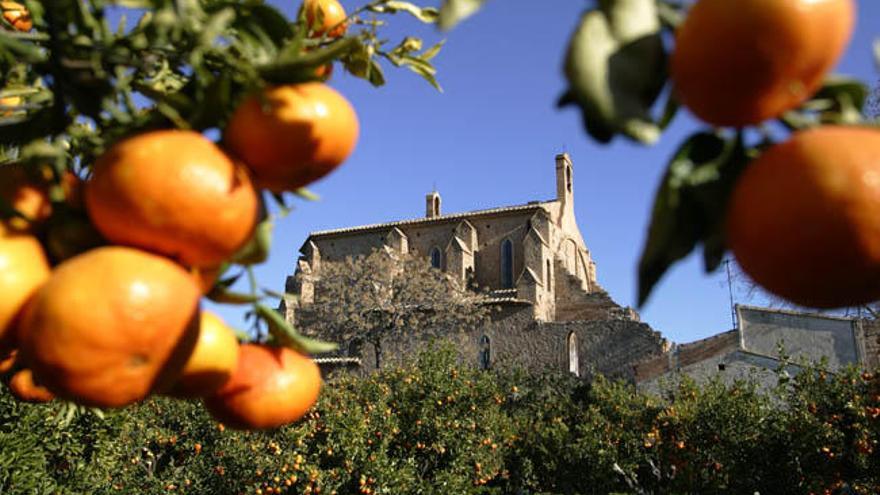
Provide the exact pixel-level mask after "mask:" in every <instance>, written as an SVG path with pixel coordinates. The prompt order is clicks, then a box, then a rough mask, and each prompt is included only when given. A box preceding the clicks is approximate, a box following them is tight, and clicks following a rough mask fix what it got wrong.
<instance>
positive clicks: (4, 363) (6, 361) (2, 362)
mask: <svg viewBox="0 0 880 495" xmlns="http://www.w3.org/2000/svg"><path fill="white" fill-rule="evenodd" d="M17 360H18V349H12V350H8V351H3V352H0V375H3V374H5V373H8V372H10V371H11V370H12V368H14V367H15V363H16V361H17Z"/></svg>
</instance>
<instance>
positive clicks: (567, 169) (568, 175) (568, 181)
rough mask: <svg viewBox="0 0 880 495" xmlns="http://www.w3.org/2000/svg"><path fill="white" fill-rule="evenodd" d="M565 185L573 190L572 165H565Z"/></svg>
mask: <svg viewBox="0 0 880 495" xmlns="http://www.w3.org/2000/svg"><path fill="white" fill-rule="evenodd" d="M565 187H567V188H568V192H571V167H565Z"/></svg>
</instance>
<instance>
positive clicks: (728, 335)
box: [634, 306, 880, 391]
mask: <svg viewBox="0 0 880 495" xmlns="http://www.w3.org/2000/svg"><path fill="white" fill-rule="evenodd" d="M736 320H737V325H736V328H734V329H733V330H730V331H727V332H724V333H720V334H717V335H713V336H712V337H709V338H706V339H702V340H698V341H696V342H692V343H689V344H681V345H675V346H672V347H671V348H670V350H669V351H667V352H665V353H664V354H662V355H659V356H654V357H651V358H649V359H647V360H644V361H642V362H639V363H637V364H636V365H635V368H634V375H635V380H636V382H637V383H638V385H639V386H640V387H641V388H643V389H646V390H654V391H656V390H659V389H660V388H661V386H662V384H663V383H668V382H674V381H675V380H677V379H679V378H680V377H682V376H688V377H690V378H692V379H694V380H696V381H698V382H702V381H706V380H709V379H713V378H721V379H722V380H723V381H724V382H726V383H733V382H734V381H736V380H743V379H754V380H757V381H758V382H759V383H760V384H761V385H763V386H765V387H772V386H774V385H775V384H776V381H777V374H776V372H777V370H778V369H779V367H780V366H781V365H783V357H785V360H784V363H785V365H786V366H787V368H786V371H787V372H788V373H789V374H795V373H798V372H799V371H800V370H801V366H800V365H799V364H801V363H819V362H824V366H825V368H826V369H827V370H828V371H831V372H834V371H836V370H839V369H841V368H842V367H845V366H849V365H856V366H862V367H865V368H867V369H875V368H877V367H878V366H880V324H878V322H877V321H874V320H865V319H860V318H846V317H837V316H828V315H822V314H816V313H805V312H799V311H788V310H778V309H769V308H758V307H751V306H736ZM783 354H784V356H783Z"/></svg>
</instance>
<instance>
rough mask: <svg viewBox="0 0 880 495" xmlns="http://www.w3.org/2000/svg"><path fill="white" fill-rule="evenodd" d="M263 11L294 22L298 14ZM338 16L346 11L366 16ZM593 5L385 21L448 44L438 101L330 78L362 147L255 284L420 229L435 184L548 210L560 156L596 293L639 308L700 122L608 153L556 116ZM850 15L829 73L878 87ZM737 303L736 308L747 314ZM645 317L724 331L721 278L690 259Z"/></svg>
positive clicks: (875, 21)
mask: <svg viewBox="0 0 880 495" xmlns="http://www.w3.org/2000/svg"><path fill="white" fill-rule="evenodd" d="M272 3H274V4H275V5H278V6H280V7H281V8H282V9H283V10H284V11H285V13H287V14H288V15H290V16H293V15H294V11H295V9H296V8H297V6H298V4H296V5H295V4H294V3H293V2H291V1H290V0H287V1H285V2H277V1H275V0H273V2H272ZM342 3H343V5H344V6H345V7H346V9H347V10H349V11H350V10H353V9H354V8H356V7H357V6H358V5H360V4H361V2H356V1H349V0H342ZM590 4H591V2H582V1H576V0H569V1H561V0H555V1H541V2H536V1H525V0H506V1H500V0H496V1H490V2H488V3H487V4H486V7H485V8H484V10H483V11H481V12H480V13H479V14H477V15H476V16H474V17H473V18H470V19H468V20H467V21H465V22H464V23H463V24H461V25H460V26H458V27H457V28H456V29H454V30H453V31H451V32H449V33H445V34H441V33H438V32H437V31H435V30H434V29H433V28H431V27H425V26H422V25H421V24H420V23H418V22H417V21H415V20H414V19H412V18H410V17H408V16H406V15H397V16H393V17H389V18H388V20H389V22H390V23H391V24H390V26H389V29H387V30H385V31H384V33H385V35H386V36H387V38H388V39H389V40H391V41H392V42H393V43H397V41H399V40H400V39H401V38H402V36H404V35H405V34H415V35H418V36H421V37H423V38H425V40H426V42H427V43H433V42H436V41H438V40H441V39H444V38H445V39H446V40H447V41H446V45H445V47H444V48H443V50H442V51H441V52H440V54H439V55H438V56H437V58H436V59H435V64H436V66H437V68H438V78H439V81H440V84H441V85H442V86H443V89H444V91H443V93H438V92H437V91H435V90H434V89H433V88H431V87H430V86H429V85H428V84H427V83H425V82H424V81H423V80H421V79H420V78H419V77H418V76H416V75H414V74H412V73H410V72H409V71H408V70H405V69H396V68H393V67H387V70H386V77H387V85H386V86H384V87H382V88H378V89H376V88H373V87H371V86H370V85H369V84H367V83H365V82H363V81H360V80H356V79H354V78H352V77H350V76H347V75H346V74H343V71H341V70H336V71H335V73H334V76H333V79H332V80H331V81H330V84H331V85H332V86H333V87H335V88H336V89H338V90H339V91H340V92H342V93H343V94H344V95H345V96H346V97H347V98H348V99H349V100H350V101H351V102H352V104H353V105H354V107H355V109H356V110H357V113H358V116H359V119H360V124H361V136H360V140H359V143H358V145H357V148H356V150H355V152H354V153H353V155H352V156H351V157H350V158H349V160H348V162H347V163H346V164H344V165H343V166H342V167H341V168H340V169H338V171H337V172H336V173H334V174H332V175H331V176H328V177H327V178H325V179H324V180H321V181H319V182H318V183H316V184H314V185H313V186H312V187H311V189H312V190H313V191H314V192H316V193H317V194H319V195H320V196H321V200H320V201H318V202H306V201H301V200H298V199H297V200H295V206H296V210H295V211H294V212H293V213H291V214H290V215H289V216H288V217H287V218H285V219H283V220H282V221H280V222H279V224H278V225H277V226H276V232H275V237H274V245H273V251H272V255H271V257H270V259H269V261H268V262H267V263H266V264H264V265H262V266H260V267H258V269H257V275H258V277H259V279H260V281H261V283H262V284H263V285H265V286H268V287H271V288H274V289H276V290H282V289H283V287H284V281H285V278H286V277H287V275H289V274H291V273H292V272H293V270H294V266H295V263H296V260H297V257H298V249H299V247H300V246H301V245H302V243H303V241H304V240H305V239H306V237H307V236H308V233H309V232H311V231H316V230H322V229H328V228H335V227H343V226H353V225H361V224H367V223H376V222H383V221H391V220H397V219H403V218H414V217H420V216H422V215H424V196H425V194H426V193H427V192H429V191H430V190H431V189H432V188H433V187H434V186H435V185H436V188H437V190H438V191H439V192H440V194H441V196H442V198H443V211H444V212H445V213H452V212H462V211H468V210H475V209H481V208H489V207H494V206H503V205H513V204H521V203H525V202H527V201H530V200H545V199H552V198H553V197H554V196H555V182H554V181H555V178H554V161H553V158H554V155H555V154H556V153H559V152H561V151H566V152H568V153H569V154H570V155H571V156H572V159H573V161H574V166H575V171H574V188H575V210H576V215H577V219H578V223H579V225H580V228H581V231H582V233H583V235H584V239H585V241H586V243H587V246H588V247H589V249H590V250H591V252H592V254H593V258H594V260H595V261H596V263H597V274H598V279H599V283H600V284H601V285H602V286H603V287H605V289H607V290H608V292H609V293H610V294H611V296H612V297H613V298H614V299H615V300H616V301H617V302H619V303H620V304H622V305H634V304H635V297H636V266H637V263H638V257H639V254H640V251H641V246H642V243H643V241H644V237H645V232H646V228H647V224H648V219H649V214H650V209H651V203H652V200H653V196H654V191H655V189H656V187H657V185H658V183H659V180H660V177H661V176H662V174H663V172H664V169H665V163H666V161H667V159H668V157H669V156H670V155H671V153H672V151H673V150H674V148H675V147H676V145H677V144H678V143H679V142H680V141H681V139H682V138H683V137H684V136H685V135H687V134H689V133H690V132H692V131H693V130H695V129H696V126H697V123H696V122H695V121H694V120H693V119H691V118H690V117H689V116H687V115H686V114H684V113H683V114H680V115H679V117H678V118H677V120H676V122H675V123H674V125H673V126H672V127H671V128H670V129H669V130H668V131H667V133H666V134H665V135H664V136H663V138H662V140H661V141H660V142H659V143H658V144H656V145H654V146H650V147H644V146H638V145H634V144H631V143H629V142H627V141H624V140H621V139H617V140H615V141H614V142H613V143H612V144H611V145H607V146H603V145H599V144H596V143H594V142H592V141H590V140H589V139H588V138H587V136H586V135H585V133H584V132H583V130H582V128H581V122H580V117H579V115H578V113H577V112H576V111H575V110H573V109H566V110H562V111H560V110H557V109H556V108H555V101H556V99H557V98H558V96H559V95H560V93H561V92H562V91H563V89H564V87H565V82H564V79H563V76H562V72H561V65H562V57H563V54H564V50H565V47H566V42H567V39H568V37H569V35H570V34H571V32H572V31H573V30H574V28H575V26H576V24H577V21H578V18H579V16H580V14H581V12H582V11H583V9H584V8H585V7H587V6H589V5H590ZM858 6H859V21H858V26H857V32H856V35H855V37H854V38H853V40H852V42H851V44H850V47H849V49H848V51H847V53H846V55H845V57H844V58H843V60H842V61H841V63H840V65H839V67H838V72H841V73H846V74H852V75H856V76H858V77H860V78H861V79H863V80H866V81H870V82H871V83H873V82H875V81H877V80H878V78H880V77H878V72H877V71H876V69H875V67H874V65H873V63H872V58H871V48H870V46H871V41H872V40H873V39H874V38H876V37H880V2H878V1H877V0H859V1H858ZM426 46H427V45H426ZM741 292H742V291H740V293H739V294H735V296H736V298H737V301H738V302H747V301H746V300H745V299H744V297H743V295H742V293H741ZM750 302H751V303H753V304H754V303H758V302H760V301H759V300H755V299H753V300H751V301H750ZM211 307H212V308H215V309H217V310H218V311H219V312H220V313H221V314H222V315H223V316H224V317H225V319H226V320H227V321H228V322H229V323H230V324H232V325H233V326H238V327H244V326H245V325H244V322H243V320H242V311H241V310H240V309H237V308H233V307H228V306H226V307H221V308H218V307H216V306H214V305H211ZM641 316H642V319H643V320H644V321H645V322H647V323H649V324H650V325H651V326H652V327H654V328H655V329H656V330H659V331H661V332H662V333H663V334H664V335H665V336H666V337H667V338H669V339H671V340H674V341H676V342H687V341H692V340H695V339H699V338H703V337H706V336H709V335H711V334H714V333H718V332H720V331H724V330H727V329H729V328H731V317H730V304H729V297H728V287H727V279H726V276H725V275H724V273H723V270H721V271H719V272H716V273H715V274H713V275H705V274H704V273H703V270H702V266H701V262H700V260H699V258H698V257H697V256H691V257H690V258H688V259H687V260H685V261H684V262H682V263H680V264H678V265H677V266H675V267H674V268H673V269H672V270H671V271H670V272H668V273H667V275H666V276H665V277H664V278H663V280H661V282H660V283H659V284H658V285H657V287H656V288H655V290H654V293H653V295H652V296H651V298H650V300H649V301H648V302H647V304H646V305H645V306H644V307H643V308H642V309H641Z"/></svg>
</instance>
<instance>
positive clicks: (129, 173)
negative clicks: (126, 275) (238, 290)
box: [85, 130, 258, 267]
mask: <svg viewBox="0 0 880 495" xmlns="http://www.w3.org/2000/svg"><path fill="white" fill-rule="evenodd" d="M85 200H86V208H87V209H88V212H89V216H90V217H91V219H92V222H93V223H94V224H95V227H96V228H97V229H98V231H99V232H101V234H103V235H104V237H106V238H107V239H108V240H110V241H111V242H113V243H117V244H124V245H129V246H135V247H139V248H141V249H145V250H148V251H153V252H156V253H160V254H164V255H166V256H170V257H173V258H175V259H177V260H179V261H180V262H181V263H183V264H185V265H188V266H199V267H204V266H215V265H219V264H220V263H221V262H222V261H223V260H225V259H226V258H228V257H229V256H231V255H232V254H234V253H235V252H236V251H237V250H238V248H239V247H241V246H242V245H243V244H244V243H245V242H247V240H248V239H249V238H250V236H251V232H252V231H253V229H254V226H255V225H256V221H257V205H258V197H257V193H256V191H255V190H254V188H253V186H252V185H251V180H250V178H249V177H248V174H247V172H246V170H245V169H244V168H243V167H241V166H239V165H237V164H235V163H234V162H233V161H232V160H231V159H229V157H227V156H226V155H225V154H224V153H223V152H222V151H221V150H220V149H219V148H217V147H216V146H215V145H214V143H212V142H211V141H209V140H208V139H207V138H205V137H204V136H202V135H201V134H199V133H196V132H192V131H179V130H162V131H153V132H148V133H144V134H140V135H137V136H134V137H131V138H128V139H125V140H123V141H121V142H119V143H117V144H116V145H115V146H113V147H112V148H110V150H109V151H107V152H106V153H104V154H103V155H102V156H101V157H100V158H98V160H97V162H96V164H95V168H94V175H93V177H92V179H91V180H90V181H89V182H87V183H86V189H85Z"/></svg>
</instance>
